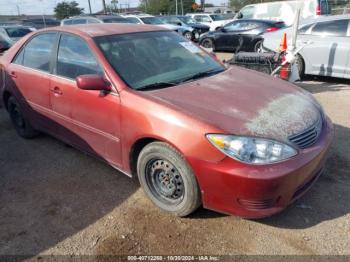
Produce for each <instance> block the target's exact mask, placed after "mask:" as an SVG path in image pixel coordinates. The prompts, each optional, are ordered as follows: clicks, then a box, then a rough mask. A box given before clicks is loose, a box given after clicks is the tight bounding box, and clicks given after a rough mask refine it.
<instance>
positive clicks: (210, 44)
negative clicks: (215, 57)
mask: <svg viewBox="0 0 350 262" xmlns="http://www.w3.org/2000/svg"><path fill="white" fill-rule="evenodd" d="M201 46H203V47H204V48H208V49H209V48H211V49H213V51H214V49H215V48H214V41H213V40H212V39H210V38H205V39H203V41H202V42H201Z"/></svg>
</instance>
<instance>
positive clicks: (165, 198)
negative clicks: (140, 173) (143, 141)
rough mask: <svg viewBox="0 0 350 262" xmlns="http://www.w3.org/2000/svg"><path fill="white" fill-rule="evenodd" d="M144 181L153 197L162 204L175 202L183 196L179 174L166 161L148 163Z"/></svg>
mask: <svg viewBox="0 0 350 262" xmlns="http://www.w3.org/2000/svg"><path fill="white" fill-rule="evenodd" d="M146 181H147V184H148V186H149V188H150V189H151V191H152V193H153V195H154V196H156V197H157V199H158V200H160V201H162V202H164V203H169V202H177V201H179V200H181V199H182V197H183V195H184V185H183V180H182V177H181V174H180V173H179V172H178V170H177V169H176V168H175V167H174V165H173V164H171V163H170V162H169V161H167V160H164V159H156V160H151V161H149V162H148V164H147V167H146Z"/></svg>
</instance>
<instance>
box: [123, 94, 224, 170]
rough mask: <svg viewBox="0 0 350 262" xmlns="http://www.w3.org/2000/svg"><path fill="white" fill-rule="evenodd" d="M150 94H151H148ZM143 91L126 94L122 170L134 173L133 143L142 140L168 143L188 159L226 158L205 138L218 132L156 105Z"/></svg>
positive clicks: (174, 110)
mask: <svg viewBox="0 0 350 262" xmlns="http://www.w3.org/2000/svg"><path fill="white" fill-rule="evenodd" d="M146 92H151V91H146ZM143 93H144V92H142V91H132V90H124V91H123V92H121V94H120V95H121V101H122V120H121V122H122V123H121V126H122V143H123V153H122V154H123V166H124V168H125V170H126V171H129V172H130V171H131V167H130V163H129V156H130V155H129V154H130V150H131V148H132V146H133V145H134V143H135V142H136V141H138V140H140V139H143V138H153V139H155V140H159V141H163V142H166V143H168V144H170V145H172V146H173V147H175V148H176V149H177V150H178V151H180V152H181V153H182V154H183V155H184V156H185V158H187V159H189V158H195V159H201V160H204V161H209V162H219V161H221V160H222V159H224V158H225V155H224V154H223V153H221V152H220V151H219V150H217V149H215V148H214V146H212V145H211V144H210V142H209V141H208V140H207V138H206V137H205V134H206V133H219V132H222V131H221V130H219V129H216V128H214V127H211V126H209V125H207V124H204V123H202V122H200V121H198V120H196V119H194V118H191V117H189V116H187V115H184V114H182V113H179V112H178V111H176V108H172V107H171V106H169V105H167V104H166V102H164V101H155V100H152V99H150V98H149V97H147V95H144V94H143Z"/></svg>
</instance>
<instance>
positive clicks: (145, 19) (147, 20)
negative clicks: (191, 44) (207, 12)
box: [123, 14, 193, 38]
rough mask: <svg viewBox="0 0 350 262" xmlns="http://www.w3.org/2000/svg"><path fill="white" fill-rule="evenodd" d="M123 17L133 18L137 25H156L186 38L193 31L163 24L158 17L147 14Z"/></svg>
mask: <svg viewBox="0 0 350 262" xmlns="http://www.w3.org/2000/svg"><path fill="white" fill-rule="evenodd" d="M123 17H125V18H133V19H138V21H139V24H146V25H157V26H161V27H164V28H167V29H169V30H172V31H175V32H177V33H179V34H181V35H183V36H185V37H186V38H187V37H188V35H187V36H186V34H187V32H190V31H191V30H192V31H193V28H189V27H184V26H180V25H173V24H168V23H166V22H164V21H163V20H162V19H161V18H160V17H156V16H152V15H147V14H141V15H124V16H123Z"/></svg>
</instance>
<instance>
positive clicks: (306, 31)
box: [263, 15, 350, 79]
mask: <svg viewBox="0 0 350 262" xmlns="http://www.w3.org/2000/svg"><path fill="white" fill-rule="evenodd" d="M349 21H350V15H337V16H328V17H320V18H317V19H312V20H310V21H308V22H307V23H306V24H303V25H302V26H301V27H300V28H299V32H298V38H297V47H301V46H304V45H305V44H306V46H305V47H304V48H303V49H302V50H301V51H300V53H299V56H298V58H299V59H298V61H297V64H298V67H299V74H300V76H303V75H304V74H307V75H321V76H331V77H340V78H348V79H350V60H349V57H350V27H349ZM284 33H287V36H288V40H289V44H291V40H292V39H291V35H292V27H288V28H286V29H284V30H280V31H277V32H273V33H266V34H264V35H263V38H264V42H263V48H265V49H268V50H272V51H276V50H277V49H278V47H279V43H280V41H281V38H282V35H283V34H284ZM308 42H309V44H307V43H308Z"/></svg>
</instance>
